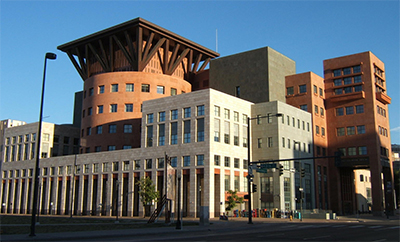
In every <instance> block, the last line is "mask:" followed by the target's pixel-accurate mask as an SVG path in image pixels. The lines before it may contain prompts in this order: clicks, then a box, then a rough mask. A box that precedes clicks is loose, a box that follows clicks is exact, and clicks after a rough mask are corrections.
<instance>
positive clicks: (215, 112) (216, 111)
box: [214, 106, 220, 117]
mask: <svg viewBox="0 0 400 242" xmlns="http://www.w3.org/2000/svg"><path fill="white" fill-rule="evenodd" d="M214 115H215V116H216V117H219V116H220V107H218V106H214Z"/></svg>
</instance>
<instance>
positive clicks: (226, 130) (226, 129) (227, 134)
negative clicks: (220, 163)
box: [224, 121, 230, 144]
mask: <svg viewBox="0 0 400 242" xmlns="http://www.w3.org/2000/svg"><path fill="white" fill-rule="evenodd" d="M229 137H230V129H229V122H226V121H225V122H224V142H225V144H229V143H230V140H229Z"/></svg>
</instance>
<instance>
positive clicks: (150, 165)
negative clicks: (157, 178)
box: [145, 159, 153, 169]
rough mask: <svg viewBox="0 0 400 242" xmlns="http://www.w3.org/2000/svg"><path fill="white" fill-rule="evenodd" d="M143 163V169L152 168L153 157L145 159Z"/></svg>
mask: <svg viewBox="0 0 400 242" xmlns="http://www.w3.org/2000/svg"><path fill="white" fill-rule="evenodd" d="M145 165H146V167H145V169H151V168H153V159H146V160H145Z"/></svg>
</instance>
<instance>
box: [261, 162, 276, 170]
mask: <svg viewBox="0 0 400 242" xmlns="http://www.w3.org/2000/svg"><path fill="white" fill-rule="evenodd" d="M260 168H261V169H271V168H276V164H275V163H269V164H268V163H267V164H260Z"/></svg>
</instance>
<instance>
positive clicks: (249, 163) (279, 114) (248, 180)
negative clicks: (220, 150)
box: [247, 113, 282, 224]
mask: <svg viewBox="0 0 400 242" xmlns="http://www.w3.org/2000/svg"><path fill="white" fill-rule="evenodd" d="M270 117H282V114H281V113H277V114H268V115H266V116H257V117H255V118H251V117H247V169H248V171H249V172H248V175H247V194H248V197H249V203H248V209H249V222H248V224H252V223H253V218H252V217H253V214H252V211H251V182H252V181H251V180H252V178H253V172H252V171H253V170H252V169H251V168H250V166H251V161H250V154H251V148H250V147H251V146H250V144H251V137H250V121H251V120H253V119H261V118H270Z"/></svg>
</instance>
